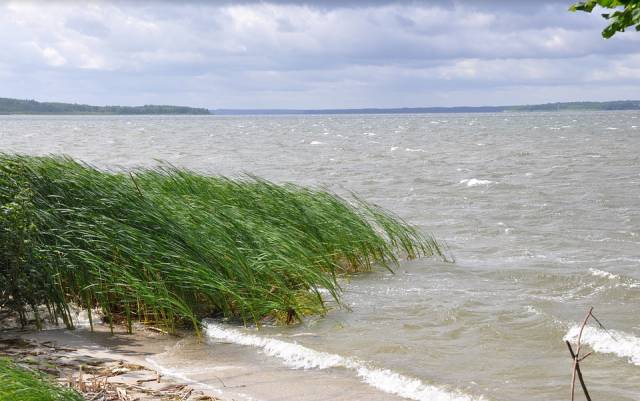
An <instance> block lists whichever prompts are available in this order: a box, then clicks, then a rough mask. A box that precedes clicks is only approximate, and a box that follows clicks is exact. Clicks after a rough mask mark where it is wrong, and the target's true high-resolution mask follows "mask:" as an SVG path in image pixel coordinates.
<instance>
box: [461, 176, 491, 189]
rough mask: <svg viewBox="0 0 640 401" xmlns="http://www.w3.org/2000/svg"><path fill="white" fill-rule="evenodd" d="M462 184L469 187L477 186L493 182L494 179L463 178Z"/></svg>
mask: <svg viewBox="0 0 640 401" xmlns="http://www.w3.org/2000/svg"><path fill="white" fill-rule="evenodd" d="M460 184H467V186H468V187H477V186H479V185H489V184H493V181H489V180H478V179H477V178H467V179H464V180H461V181H460Z"/></svg>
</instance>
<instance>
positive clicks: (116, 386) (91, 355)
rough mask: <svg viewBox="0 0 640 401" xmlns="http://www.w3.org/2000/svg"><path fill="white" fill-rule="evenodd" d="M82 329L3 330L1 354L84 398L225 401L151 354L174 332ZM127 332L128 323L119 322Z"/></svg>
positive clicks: (161, 348)
mask: <svg viewBox="0 0 640 401" xmlns="http://www.w3.org/2000/svg"><path fill="white" fill-rule="evenodd" d="M95 328H96V329H97V330H95V331H94V332H89V331H87V330H84V329H78V330H66V329H48V330H40V331H37V330H34V329H22V330H19V329H9V330H3V331H0V357H7V358H9V359H10V360H13V361H14V362H16V363H18V364H19V365H21V366H23V367H27V368H29V369H30V370H34V371H38V372H41V373H44V374H45V375H46V376H48V377H50V378H51V379H52V380H53V381H54V382H58V384H60V385H62V386H64V387H72V388H74V389H75V390H76V391H78V392H79V393H80V394H82V395H83V397H84V398H85V399H99V400H121V401H133V400H137V401H151V400H163V401H164V400H166V401H170V400H181V401H225V400H224V399H223V398H220V394H218V393H217V392H213V391H210V390H209V389H206V388H202V387H200V386H194V385H193V383H190V382H187V381H185V380H180V378H177V377H174V376H171V375H165V374H163V373H162V372H158V370H157V369H156V368H155V367H154V366H153V365H152V364H151V363H149V361H148V360H147V358H148V357H149V356H150V355H155V354H158V353H161V352H163V351H164V349H165V348H166V347H167V346H170V345H171V344H173V343H175V342H176V341H177V339H176V337H171V336H168V335H164V334H160V333H157V332H154V331H152V330H149V329H145V328H142V327H140V328H137V330H136V331H135V332H134V334H123V333H121V332H116V333H114V334H113V335H112V334H111V333H110V331H109V328H108V327H107V326H105V325H102V324H101V325H96V326H95ZM118 328H119V329H121V330H119V331H122V332H124V331H125V330H126V328H120V327H118Z"/></svg>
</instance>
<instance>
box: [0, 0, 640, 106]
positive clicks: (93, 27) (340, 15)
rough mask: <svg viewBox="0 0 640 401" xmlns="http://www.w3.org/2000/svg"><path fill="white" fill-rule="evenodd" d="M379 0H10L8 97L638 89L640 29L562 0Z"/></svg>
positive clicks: (359, 102)
mask: <svg viewBox="0 0 640 401" xmlns="http://www.w3.org/2000/svg"><path fill="white" fill-rule="evenodd" d="M379 3H380V2H376V3H372V4H370V5H366V4H363V3H356V5H353V4H351V5H349V6H344V7H342V6H335V5H331V6H329V5H326V3H319V5H314V4H313V3H307V4H305V3H277V4H274V3H269V2H256V3H233V2H229V3H218V4H216V3H206V2H193V3H171V2H159V3H152V2H131V3H126V2H117V3H107V2H93V3H88V4H84V3H80V2H78V3H75V2H60V3H57V2H56V3H29V2H23V1H20V2H10V3H4V5H1V4H0V35H2V37H3V38H5V39H4V40H3V41H1V42H0V65H3V66H4V67H3V70H2V71H3V73H2V75H0V87H3V88H5V91H7V92H6V93H2V94H0V95H4V96H16V97H35V98H47V99H59V100H65V101H82V102H93V103H99V104H104V103H112V104H113V103H128V102H139V103H151V102H158V103H180V104H183V103H189V104H193V105H198V106H210V107H360V106H363V107H364V106H381V107H383V106H398V105H402V106H420V105H445V104H449V105H450V104H462V103H464V104H486V102H487V100H488V99H490V98H491V96H487V94H489V93H490V94H493V93H497V92H500V93H502V94H503V95H504V96H503V97H501V98H500V99H501V102H500V103H501V104H504V103H513V102H520V101H521V99H522V98H523V96H525V95H526V93H524V94H522V93H519V92H518V93H517V94H516V91H515V90H511V89H509V88H522V87H536V88H547V89H548V91H547V92H546V93H548V94H549V98H548V99H546V100H547V101H555V100H557V99H556V98H554V97H553V96H554V94H562V96H571V93H574V94H575V96H576V98H577V97H579V96H583V95H585V94H588V93H595V94H598V96H606V97H608V98H617V97H621V96H622V94H626V93H628V91H629V90H633V89H635V90H640V74H638V69H639V68H640V67H639V63H638V62H637V57H640V46H638V45H639V44H640V34H636V33H635V32H633V33H625V34H623V35H617V36H616V37H615V38H614V39H612V40H609V41H604V40H602V39H601V38H600V34H599V31H600V30H601V29H602V27H603V25H604V23H605V22H604V21H603V20H602V19H601V18H600V17H599V16H597V15H589V14H584V13H582V14H574V13H569V12H567V11H566V7H567V6H566V4H565V3H564V2H558V3H553V2H543V3H540V2H535V5H533V4H532V3H528V2H503V1H496V2H491V1H483V2H475V1H471V0H467V1H456V2H450V3H449V2H438V3H416V2H388V3H381V4H379ZM3 8H4V10H3ZM52 79H56V80H57V81H56V82H57V83H59V85H60V87H64V88H66V89H65V90H64V91H61V90H60V87H59V86H57V85H51V84H47V82H48V81H47V80H52ZM620 80H624V81H625V83H626V85H627V87H628V88H631V89H625V90H624V91H623V90H622V89H620V85H618V83H619V82H620ZM16 82H21V83H22V84H21V85H17V84H16ZM29 85H31V86H29ZM559 85H562V86H563V87H565V89H566V88H569V87H571V88H574V89H572V90H573V92H569V93H567V92H559V91H557V90H556V89H555V88H557V87H558V86H559ZM598 87H600V88H602V90H601V91H598V90H596V89H595V88H598ZM605 87H606V91H608V92H605ZM69 88H78V89H77V90H76V91H73V90H72V89H69ZM575 88H587V89H575ZM616 88H618V89H616ZM128 91H131V93H128ZM133 91H135V92H133ZM465 91H466V93H469V94H474V95H473V96H471V95H469V96H458V95H454V94H456V93H464V92H465ZM483 93H484V95H483ZM536 93H537V92H536ZM541 93H542V92H541ZM638 93H640V91H639V92H638ZM62 96H65V97H64V98H63V97H62ZM505 96H506V97H505ZM531 96H532V97H533V94H532V95H531ZM452 102H453V103H452Z"/></svg>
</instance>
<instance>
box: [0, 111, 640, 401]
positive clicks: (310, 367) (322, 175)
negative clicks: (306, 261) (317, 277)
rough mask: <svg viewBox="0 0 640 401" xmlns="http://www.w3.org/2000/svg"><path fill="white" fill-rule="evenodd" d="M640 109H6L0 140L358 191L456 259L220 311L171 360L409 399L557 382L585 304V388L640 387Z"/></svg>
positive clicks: (549, 390)
mask: <svg viewBox="0 0 640 401" xmlns="http://www.w3.org/2000/svg"><path fill="white" fill-rule="evenodd" d="M639 127H640V113H637V112H596V113H523V114H515V113H514V114H511V113H500V114H434V115H392V116H391V115H377V116H290V117H289V116H277V117H275V116H274V117H247V116H242V117H216V116H198V117H196V116H181V117H169V116H139V117H130V116H108V117H103V116H51V117H49V116H3V117H0V150H2V151H5V152H21V153H28V154H48V153H64V154H68V155H70V156H73V157H76V158H79V159H82V160H84V161H87V162H89V163H92V164H95V165H97V166H100V167H106V168H122V167H124V168H127V167H133V166H149V165H154V164H156V163H157V162H156V160H157V159H162V160H166V161H168V162H170V163H172V164H175V165H178V166H182V167H188V168H193V169H196V170H199V171H203V172H208V173H221V174H226V175H232V176H238V175H241V174H242V173H243V172H250V173H255V174H257V175H260V176H263V177H265V178H268V179H271V180H274V181H277V182H284V181H291V182H295V183H299V184H307V185H314V186H324V187H327V188H329V189H331V190H333V191H336V192H338V193H341V194H346V193H348V191H355V192H357V193H358V194H359V195H361V196H362V197H363V198H365V199H367V200H369V201H371V202H374V203H377V204H379V205H381V206H384V207H386V208H389V209H391V210H393V211H394V212H395V213H397V214H398V215H400V216H401V217H403V218H404V219H406V220H407V221H409V222H411V223H413V224H416V225H418V226H419V227H420V228H421V229H423V230H425V231H428V232H431V233H433V234H434V235H435V236H436V237H437V238H439V239H442V240H445V241H446V242H447V244H448V245H449V247H450V249H451V251H452V253H453V254H454V255H455V257H456V263H455V264H447V263H442V262H439V261H435V260H431V259H423V260H419V261H412V262H403V263H402V264H401V265H400V266H399V267H398V269H397V271H396V274H391V273H389V272H387V271H384V270H378V271H375V272H372V273H369V274H362V275H359V276H357V277H354V278H353V279H352V280H350V281H349V282H348V283H345V284H344V290H345V291H344V299H345V302H346V304H347V305H349V307H350V309H351V310H345V309H336V310H332V311H331V312H330V313H329V314H328V316H326V317H324V318H311V319H308V321H306V322H305V323H304V324H302V325H300V326H296V327H288V328H264V329H262V330H260V331H259V332H256V331H255V330H253V329H243V328H232V327H229V326H226V325H222V324H221V323H219V322H211V323H210V324H211V326H210V328H211V330H210V331H209V334H210V335H211V337H210V338H209V342H208V343H207V344H196V343H193V344H191V345H189V346H188V347H186V348H184V349H182V348H180V349H175V350H172V352H170V353H171V358H168V357H167V359H166V361H169V360H170V361H171V363H170V366H168V367H167V369H169V368H173V369H176V371H179V370H180V369H182V372H183V373H185V374H187V373H189V372H192V374H195V373H193V372H194V369H195V371H197V372H198V373H199V374H197V375H196V376H198V380H200V381H208V382H210V383H211V385H217V384H216V379H215V377H214V376H215V375H209V376H207V375H208V373H207V371H206V370H203V369H198V366H200V367H204V366H207V365H208V364H209V365H210V364H211V361H215V360H216V357H219V355H220V354H225V353H231V354H232V355H233V358H234V359H237V360H241V361H245V362H246V363H247V364H256V363H257V364H262V365H264V366H267V367H270V369H272V370H274V372H276V373H277V372H278V370H280V373H277V374H281V375H295V377H297V378H298V379H299V380H303V378H304V380H307V381H309V382H312V381H313V380H321V381H323V382H328V383H331V380H335V382H334V384H335V386H346V385H347V384H345V383H344V378H348V377H351V378H353V381H354V382H356V381H360V382H364V383H366V385H367V386H369V387H371V388H377V390H376V391H378V390H379V391H380V392H381V393H380V394H383V395H384V394H399V395H401V396H403V397H405V398H412V399H417V400H438V401H445V400H457V401H462V400H479V399H487V400H505V401H510V400H514V401H515V400H522V399H527V400H566V399H568V390H569V381H570V374H571V373H570V362H571V361H570V358H569V355H568V351H567V349H566V346H565V344H564V342H563V338H564V337H565V336H569V337H570V336H571V335H573V334H574V332H575V329H574V326H576V325H577V324H578V323H579V321H581V320H582V318H583V316H584V314H585V312H586V310H587V308H588V307H589V306H594V307H595V311H594V313H595V315H596V316H597V317H598V318H599V319H600V320H601V321H602V322H603V323H604V324H605V326H606V327H607V328H608V329H610V334H611V335H610V334H607V333H606V332H604V331H603V330H600V329H597V328H595V327H594V328H593V329H589V330H588V331H587V332H586V333H585V342H586V343H587V344H588V345H589V346H590V347H592V348H593V349H594V350H595V354H594V355H593V356H591V357H589V359H587V360H585V362H584V363H583V372H584V375H585V379H586V382H587V384H588V386H589V389H590V391H591V393H592V397H593V398H594V399H601V400H602V399H606V400H640V315H639V314H638V307H639V306H640V128H639ZM247 336H257V337H255V338H253V337H247ZM274 339H275V340H278V341H279V342H278V341H275V342H274ZM254 340H255V341H254ZM274 347H275V348H274ZM189 350H190V351H189ZM203 350H210V351H211V355H210V356H207V353H206V352H203ZM181 355H182V357H181ZM195 355H197V356H198V357H197V362H196V361H195ZM216 355H217V356H216ZM327 355H328V356H327ZM180 358H182V360H181V359H180ZM326 358H329V359H326ZM331 358H333V359H331ZM336 358H337V359H336ZM340 358H342V359H340ZM160 359H162V358H160ZM189 360H194V362H192V363H190V362H189ZM327 361H329V362H327ZM331 361H333V362H331ZM158 362H159V363H161V362H162V360H159V361H158ZM294 368H295V369H298V370H296V371H295V372H294V371H289V369H294ZM304 368H306V369H304ZM301 369H302V370H301ZM363 369H364V370H363ZM287 377H288V376H287ZM291 377H294V376H291ZM298 379H295V380H298ZM354 391H355V390H354ZM358 391H359V390H358ZM343 394H346V393H343ZM362 394H364V393H362ZM245 395H246V394H245ZM259 395H260V394H258V395H256V394H254V395H253V396H252V398H253V399H260V397H259ZM247 397H249V395H247ZM336 397H338V396H336ZM362 397H363V399H366V396H365V395H363V396H362ZM389 397H391V395H389ZM329 398H330V397H328V396H327V397H326V398H325V399H329ZM355 398H357V396H356V395H353V397H351V396H350V397H349V399H355ZM247 399H249V398H247ZM292 399H293V398H292ZM309 399H312V397H311V398H309ZM318 399H322V397H320V398H318ZM331 399H334V398H331ZM335 399H344V398H335ZM381 399H384V397H383V398H381ZM389 399H391V398H389Z"/></svg>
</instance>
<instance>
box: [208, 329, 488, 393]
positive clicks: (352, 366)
mask: <svg viewBox="0 0 640 401" xmlns="http://www.w3.org/2000/svg"><path fill="white" fill-rule="evenodd" d="M203 331H204V333H205V335H206V336H207V337H209V338H212V339H216V340H222V341H225V342H230V343H233V344H239V345H245V346H250V347H255V348H258V349H260V350H261V351H262V352H264V353H265V354H266V355H269V356H272V357H275V358H278V359H280V360H282V361H283V362H284V364H285V365H286V366H288V367H290V368H294V369H328V368H344V369H348V370H351V371H353V372H354V373H355V374H356V375H357V376H358V377H359V378H360V380H361V381H362V382H364V383H366V384H368V385H370V386H372V387H375V388H377V389H378V390H381V391H384V392H386V393H389V394H395V395H398V396H400V397H404V398H408V399H411V400H416V401H482V400H485V398H484V397H479V398H477V397H472V396H470V395H468V394H464V393H462V392H460V391H457V390H450V389H446V388H443V387H438V386H434V385H430V384H425V383H423V382H422V381H420V380H418V379H415V378H411V377H408V376H404V375H401V374H399V373H396V372H393V371H391V370H388V369H379V368H375V367H371V366H370V364H369V363H366V362H363V361H359V360H357V359H355V358H347V357H344V356H341V355H337V354H331V353H327V352H321V351H316V350H313V349H311V348H307V347H305V346H302V345H300V344H297V343H293V342H287V341H282V340H278V339H274V338H269V337H261V336H256V335H253V334H246V333H243V332H241V331H240V330H237V329H234V328H229V327H225V326H223V325H221V324H218V323H215V322H213V321H211V320H205V321H204V322H203Z"/></svg>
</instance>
